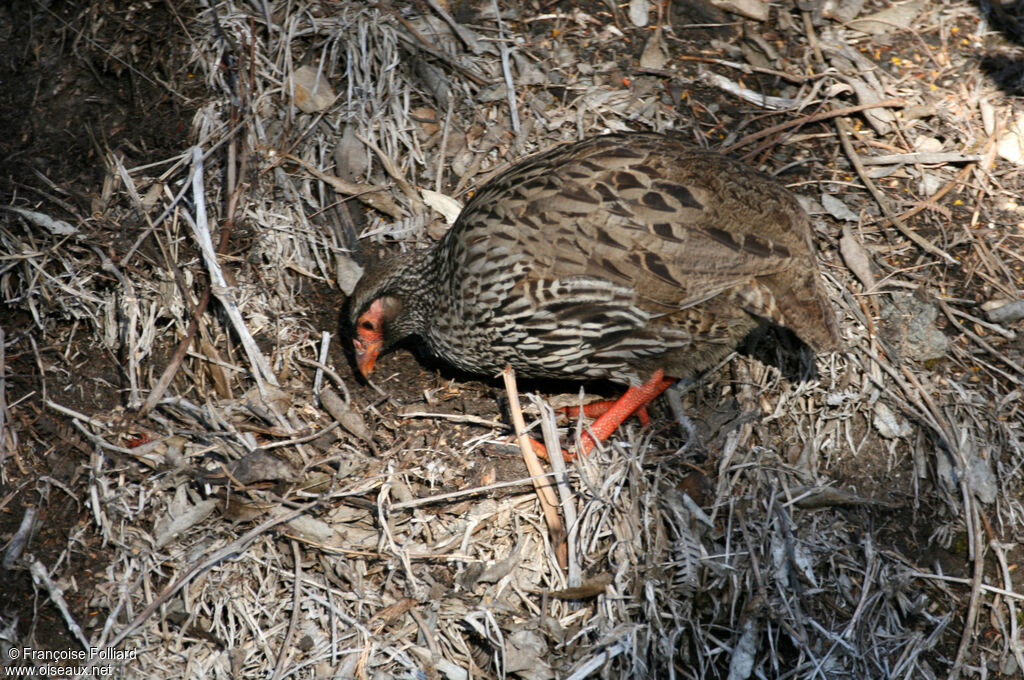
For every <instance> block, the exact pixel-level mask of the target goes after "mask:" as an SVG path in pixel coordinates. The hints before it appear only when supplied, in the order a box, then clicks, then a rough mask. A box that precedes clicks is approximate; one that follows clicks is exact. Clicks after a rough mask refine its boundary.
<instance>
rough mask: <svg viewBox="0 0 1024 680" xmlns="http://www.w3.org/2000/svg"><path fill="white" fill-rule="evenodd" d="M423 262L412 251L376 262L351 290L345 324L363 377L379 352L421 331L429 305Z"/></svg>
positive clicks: (421, 257)
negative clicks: (347, 324)
mask: <svg viewBox="0 0 1024 680" xmlns="http://www.w3.org/2000/svg"><path fill="white" fill-rule="evenodd" d="M424 260H425V257H424V254H423V251H415V252H413V253H408V254H405V255H400V256H397V257H395V258H392V259H390V260H387V261H385V262H382V263H379V264H377V265H375V266H373V267H371V268H370V269H368V270H367V271H366V272H365V273H364V274H363V277H362V278H361V279H360V280H359V283H358V284H356V288H355V290H354V291H352V295H351V296H350V297H349V309H348V322H349V327H350V329H351V333H352V346H353V349H354V350H355V358H356V366H357V367H358V368H359V372H360V373H362V374H363V377H369V375H370V373H371V372H372V371H373V366H374V364H375V363H376V361H377V357H378V356H380V354H381V353H383V352H386V351H388V350H389V349H391V348H392V347H393V346H394V345H395V344H396V343H398V342H399V341H401V340H402V339H404V338H406V337H408V336H410V335H417V334H419V333H421V332H422V331H423V329H424V327H425V324H426V317H427V308H428V307H429V305H430V304H431V303H430V297H431V296H430V294H429V289H428V286H427V279H428V277H427V276H426V271H424V268H423V263H424Z"/></svg>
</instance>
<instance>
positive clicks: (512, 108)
mask: <svg viewBox="0 0 1024 680" xmlns="http://www.w3.org/2000/svg"><path fill="white" fill-rule="evenodd" d="M492 2H493V4H494V16H495V20H496V21H497V22H498V49H499V50H500V51H501V72H502V74H503V75H504V76H505V95H506V97H508V112H509V115H510V116H511V118H512V131H513V132H515V133H516V134H519V107H518V105H517V104H516V83H515V81H514V80H513V79H512V65H511V64H510V63H509V60H508V54H509V52H508V45H507V44H506V43H505V25H504V24H503V23H502V21H501V8H500V7H498V0H492Z"/></svg>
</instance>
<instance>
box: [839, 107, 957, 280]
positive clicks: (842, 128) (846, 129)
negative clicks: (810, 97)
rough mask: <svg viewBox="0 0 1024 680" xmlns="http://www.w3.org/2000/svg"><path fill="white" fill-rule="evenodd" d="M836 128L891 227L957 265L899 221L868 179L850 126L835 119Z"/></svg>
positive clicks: (948, 255)
mask: <svg viewBox="0 0 1024 680" xmlns="http://www.w3.org/2000/svg"><path fill="white" fill-rule="evenodd" d="M836 128H837V129H838V130H839V142H840V143H841V144H842V145H843V151H845V152H846V157H847V158H849V159H850V163H852V164H853V167H854V169H855V170H856V171H857V175H858V176H859V177H860V179H861V181H862V182H863V183H864V186H865V187H866V188H867V190H868V191H869V192H870V193H871V195H872V196H873V197H874V199H875V202H876V203H878V206H879V207H880V208H881V209H882V212H883V213H885V216H886V217H888V218H889V219H890V220H892V224H893V226H895V227H896V228H897V229H898V230H899V232H900V233H901V234H903V235H904V236H905V237H907V238H908V239H910V240H911V241H913V242H914V243H916V244H917V245H918V247H920V248H921V249H922V250H925V251H927V252H929V253H931V254H932V255H936V256H938V257H941V258H943V259H944V260H945V261H946V262H948V263H949V264H952V265H959V264H960V263H959V262H957V261H956V260H955V259H954V258H953V256H952V255H950V254H949V253H947V252H945V251H944V250H942V249H940V248H939V247H938V246H936V245H935V244H933V243H932V242H931V241H928V240H927V239H926V238H925V237H923V236H921V235H920V234H918V233H917V232H916V231H914V230H912V229H911V228H910V227H908V226H907V225H906V224H904V222H903V220H901V219H900V218H899V216H897V215H896V214H895V213H893V211H892V209H891V208H890V207H889V201H888V200H886V198H885V196H884V195H882V192H881V191H879V189H878V187H876V186H875V183H874V182H872V181H871V178H870V177H868V173H867V171H866V170H865V169H864V165H863V164H862V163H861V162H860V156H859V155H858V154H857V151H856V150H855V149H854V148H853V143H852V142H851V141H850V139H849V137H850V135H851V132H850V126H849V125H847V123H846V120H845V119H843V118H836Z"/></svg>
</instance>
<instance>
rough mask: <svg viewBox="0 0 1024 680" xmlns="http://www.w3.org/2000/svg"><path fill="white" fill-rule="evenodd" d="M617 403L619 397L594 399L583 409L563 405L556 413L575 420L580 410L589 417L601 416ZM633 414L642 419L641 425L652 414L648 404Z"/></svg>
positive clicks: (648, 421)
mask: <svg viewBox="0 0 1024 680" xmlns="http://www.w3.org/2000/svg"><path fill="white" fill-rule="evenodd" d="M617 403H618V400H617V399H602V400H600V401H592V402H590V403H589V404H584V405H583V408H582V409H580V407H579V406H563V407H562V408H560V409H558V411H556V413H558V415H560V416H564V417H566V418H568V419H570V420H574V419H576V418H578V417H579V415H580V411H581V410H582V411H583V415H584V416H586V417H587V418H600V417H601V416H603V415H604V414H605V413H607V412H608V411H609V410H610V409H611V408H612V407H613V406H615V404H617ZM633 415H635V416H636V417H637V418H639V419H640V424H641V425H647V424H648V423H650V422H651V416H649V415H648V414H647V407H646V406H641V407H640V408H638V409H637V410H636V412H635V413H633Z"/></svg>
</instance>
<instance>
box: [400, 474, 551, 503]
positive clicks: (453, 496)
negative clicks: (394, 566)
mask: <svg viewBox="0 0 1024 680" xmlns="http://www.w3.org/2000/svg"><path fill="white" fill-rule="evenodd" d="M554 474H555V473H553V472H545V473H543V474H542V476H543V477H554ZM536 482H537V478H536V477H522V478H521V479H511V480H509V481H507V482H495V483H494V484H485V485H484V486H474V487H472V488H470V489H462V490H461V491H452V492H450V493H439V494H437V495H435V496H427V497H426V498H417V499H416V500H412V501H402V502H401V503H394V504H392V505H391V509H392V510H407V509H409V508H419V507H422V506H424V505H433V504H434V503H443V502H446V501H454V500H457V499H460V498H465V497H467V496H477V495H479V494H482V493H487V492H489V491H496V490H498V489H508V488H511V487H513V486H523V485H524V484H536Z"/></svg>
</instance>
